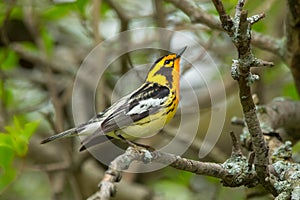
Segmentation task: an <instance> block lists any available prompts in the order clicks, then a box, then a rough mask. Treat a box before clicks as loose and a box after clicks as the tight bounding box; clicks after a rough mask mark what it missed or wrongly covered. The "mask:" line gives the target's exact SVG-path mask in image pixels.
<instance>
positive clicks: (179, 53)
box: [175, 46, 187, 59]
mask: <svg viewBox="0 0 300 200" xmlns="http://www.w3.org/2000/svg"><path fill="white" fill-rule="evenodd" d="M186 48H187V46H185V47H183V48H182V49H180V50H179V51H178V53H176V58H175V59H177V58H180V57H181V55H182V54H183V53H184V51H185V50H186Z"/></svg>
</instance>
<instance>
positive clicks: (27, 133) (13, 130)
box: [5, 117, 39, 157]
mask: <svg viewBox="0 0 300 200" xmlns="http://www.w3.org/2000/svg"><path fill="white" fill-rule="evenodd" d="M38 124H39V122H38V121H35V122H29V123H26V124H24V125H21V122H20V120H19V119H18V118H17V117H14V124H13V126H7V127H5V129H6V130H7V132H8V134H10V136H11V137H12V143H13V149H14V150H15V153H16V155H17V156H20V157H22V156H25V155H26V154H27V151H28V143H29V139H30V137H31V136H32V134H33V133H34V131H35V130H36V128H37V126H38Z"/></svg>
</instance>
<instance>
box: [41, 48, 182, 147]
mask: <svg viewBox="0 0 300 200" xmlns="http://www.w3.org/2000/svg"><path fill="white" fill-rule="evenodd" d="M186 48H187V46H185V47H184V48H182V49H181V50H179V51H178V53H169V54H166V55H164V56H162V57H160V58H158V59H157V60H156V61H155V62H154V63H153V65H152V66H151V67H150V69H149V71H148V74H147V76H146V78H145V81H144V83H143V84H142V85H141V86H140V87H139V88H137V89H136V90H134V91H133V92H131V93H130V94H128V95H126V96H124V97H122V98H121V99H119V100H117V101H116V102H115V103H113V104H112V105H111V106H110V107H108V108H107V109H105V110H104V111H102V112H100V113H98V114H97V115H96V116H94V117H93V118H91V119H90V120H89V121H87V122H85V123H82V124H80V125H78V126H77V127H74V128H71V129H69V130H66V131H64V132H61V133H58V134H56V135H52V136H50V137H48V138H46V139H44V140H42V141H41V144H44V143H48V142H51V141H53V140H56V139H59V138H65V137H71V136H78V135H87V136H86V137H85V138H84V139H83V140H82V141H81V144H82V146H81V148H80V149H79V151H83V150H85V149H87V148H90V147H92V146H94V145H97V144H101V143H104V142H105V141H107V140H112V139H117V140H123V141H126V142H128V143H129V144H136V143H132V142H131V141H134V140H135V139H137V138H140V137H147V136H152V135H153V134H156V133H157V132H159V130H161V129H162V128H163V127H164V126H165V125H166V124H167V123H168V122H169V121H170V120H171V119H172V118H173V117H174V115H175V113H176V110H177V107H178V103H179V97H180V58H181V56H182V54H183V53H184V51H185V50H186Z"/></svg>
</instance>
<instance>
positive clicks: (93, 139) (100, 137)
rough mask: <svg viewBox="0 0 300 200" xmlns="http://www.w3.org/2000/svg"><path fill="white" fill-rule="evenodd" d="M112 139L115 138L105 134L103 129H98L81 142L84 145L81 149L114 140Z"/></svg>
mask: <svg viewBox="0 0 300 200" xmlns="http://www.w3.org/2000/svg"><path fill="white" fill-rule="evenodd" d="M112 139H113V137H111V136H108V135H106V134H104V133H103V131H102V130H101V129H97V130H96V131H94V132H93V134H91V135H90V136H88V137H86V138H85V139H84V140H82V142H81V144H82V146H81V147H80V149H79V151H83V150H85V149H87V148H90V147H92V146H94V145H97V144H102V143H104V142H106V141H108V140H112Z"/></svg>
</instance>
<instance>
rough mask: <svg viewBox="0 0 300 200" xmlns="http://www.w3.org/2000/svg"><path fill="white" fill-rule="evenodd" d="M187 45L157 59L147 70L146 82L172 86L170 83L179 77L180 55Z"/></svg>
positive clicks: (176, 80)
mask: <svg viewBox="0 0 300 200" xmlns="http://www.w3.org/2000/svg"><path fill="white" fill-rule="evenodd" d="M186 48H187V47H184V48H183V49H181V50H180V51H179V52H178V53H172V54H168V55H165V56H162V57H161V58H159V59H157V60H156V61H155V62H154V64H153V65H152V67H151V68H150V70H149V72H148V76H147V79H146V81H147V82H155V83H158V84H160V85H165V86H169V87H172V84H173V83H175V84H176V85H179V84H177V82H179V78H180V65H179V62H180V57H181V55H182V54H183V52H184V51H185V49H186Z"/></svg>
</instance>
